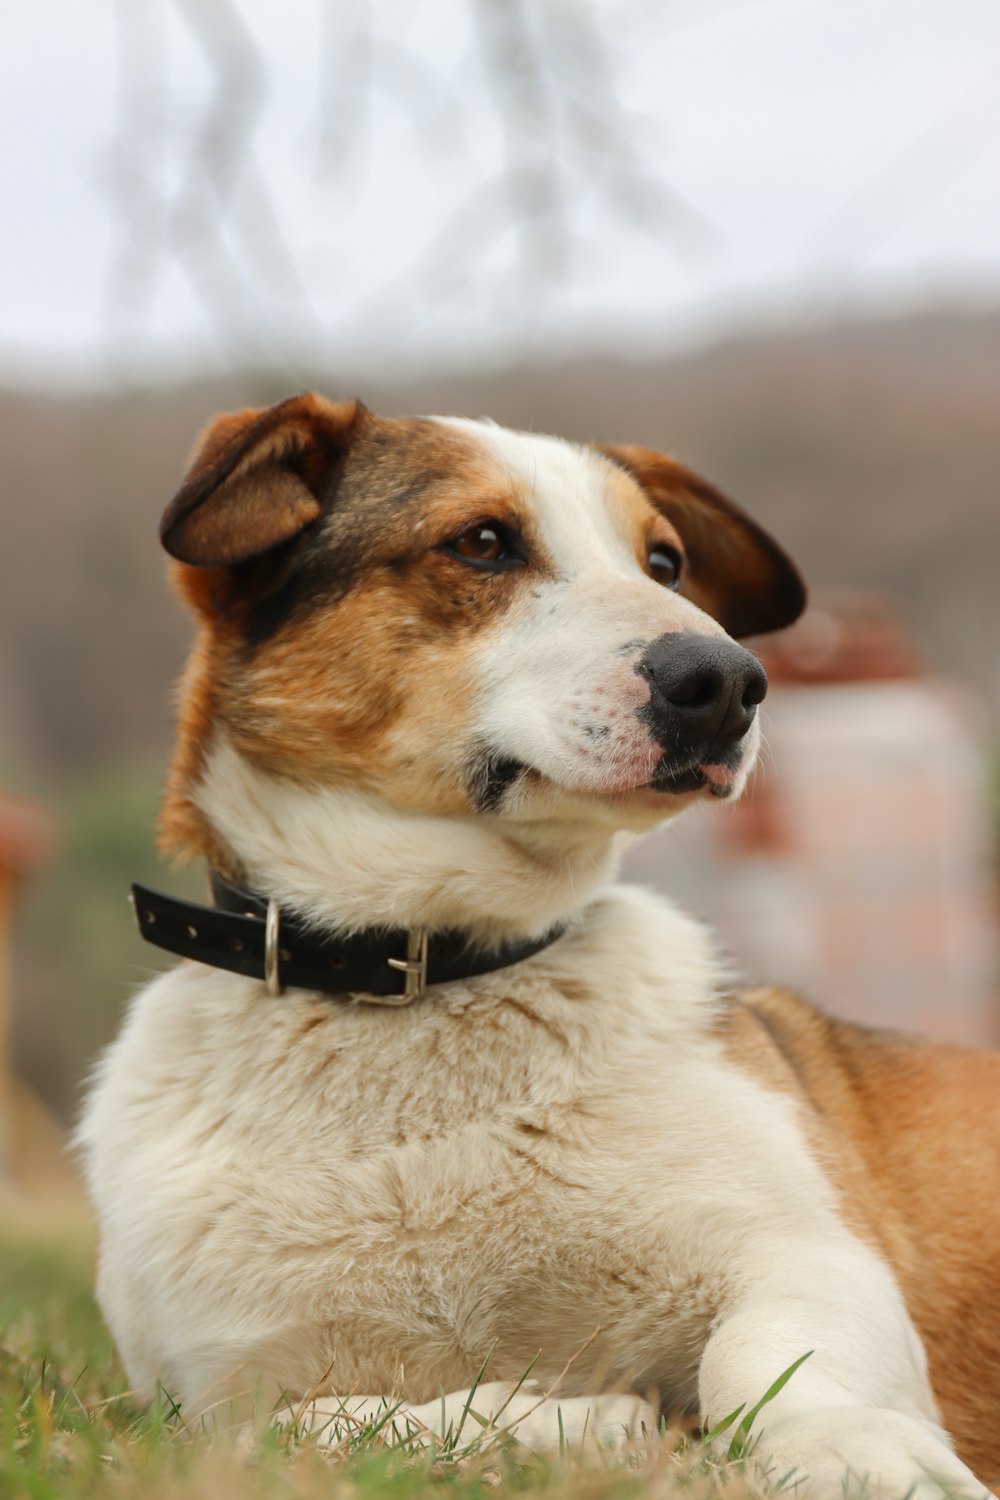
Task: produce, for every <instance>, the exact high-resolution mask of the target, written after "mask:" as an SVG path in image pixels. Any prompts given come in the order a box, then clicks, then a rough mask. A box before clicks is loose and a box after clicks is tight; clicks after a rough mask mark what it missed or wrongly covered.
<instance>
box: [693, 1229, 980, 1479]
mask: <svg viewBox="0 0 1000 1500" xmlns="http://www.w3.org/2000/svg"><path fill="white" fill-rule="evenodd" d="M756 1259H757V1257H756V1256H755V1260H756ZM745 1269H746V1270H747V1271H748V1273H749V1274H748V1275H747V1277H746V1279H745V1280H743V1279H742V1278H741V1281H742V1291H741V1292H740V1293H738V1294H737V1296H736V1297H735V1298H734V1299H733V1301H732V1305H730V1306H728V1307H726V1308H724V1309H723V1311H722V1315H721V1316H720V1318H719V1320H718V1322H717V1324H716V1327H715V1330H714V1332H713V1333H712V1335H711V1337H710V1338H709V1340H708V1343H707V1344H706V1346H705V1350H704V1353H703V1357H702V1362H701V1366H700V1370H699V1398H700V1404H701V1410H702V1415H703V1419H704V1422H705V1425H706V1427H707V1428H708V1429H710V1430H711V1429H712V1428H713V1427H716V1426H718V1425H719V1424H721V1423H723V1422H724V1421H725V1419H726V1418H727V1417H729V1416H731V1415H732V1414H733V1413H736V1412H737V1411H739V1412H740V1415H739V1416H736V1417H735V1418H734V1419H733V1421H732V1422H731V1423H729V1425H728V1426H727V1428H726V1430H725V1431H724V1432H723V1433H721V1434H720V1435H718V1436H717V1438H716V1442H717V1444H718V1445H719V1447H720V1448H721V1449H722V1451H726V1450H727V1449H729V1448H730V1446H731V1445H732V1443H733V1439H734V1438H735V1437H739V1438H741V1439H742V1438H743V1434H740V1433H739V1426H740V1421H741V1420H743V1418H744V1417H745V1416H746V1415H747V1414H749V1413H750V1411H751V1409H752V1408H753V1406H754V1405H755V1404H756V1403H757V1402H759V1401H760V1400H761V1398H762V1397H763V1396H765V1394H766V1393H767V1392H768V1391H769V1390H770V1389H771V1388H772V1386H773V1385H774V1384H775V1382H776V1381H778V1379H779V1377H780V1376H782V1374H783V1373H784V1372H786V1371H787V1370H789V1369H790V1368H791V1367H792V1366H793V1365H794V1364H795V1362H796V1361H797V1360H799V1359H800V1358H801V1357H802V1356H803V1355H806V1356H808V1357H807V1358H805V1359H802V1362H801V1364H800V1365H799V1366H798V1368H796V1369H795V1370H794V1372H793V1373H792V1374H791V1375H790V1376H789V1378H788V1379H787V1381H786V1383H785V1384H784V1385H783V1386H782V1387H781V1388H780V1389H779V1390H778V1391H777V1393H775V1394H774V1395H773V1397H772V1398H771V1399H770V1400H769V1401H768V1402H767V1403H766V1404H765V1405H764V1406H762V1407H761V1409H760V1411H759V1412H758V1413H757V1415H756V1416H755V1418H754V1420H753V1423H752V1425H751V1427H750V1429H749V1432H748V1433H747V1434H746V1435H745V1441H738V1442H737V1444H736V1449H737V1450H742V1451H746V1449H749V1450H751V1451H752V1453H753V1456H754V1458H755V1460H756V1461H757V1462H758V1463H760V1464H761V1465H762V1466H763V1468H764V1469H765V1470H766V1472H767V1474H768V1477H769V1479H770V1481H771V1483H772V1484H779V1483H781V1482H782V1481H784V1480H786V1479H787V1480H789V1481H792V1480H794V1481H795V1482H798V1483H800V1484H801V1486H802V1488H801V1490H799V1491H798V1493H805V1494H807V1495H808V1496H809V1500H827V1497H829V1500H833V1497H836V1500H842V1497H843V1495H844V1494H845V1493H847V1494H850V1493H851V1491H852V1487H853V1488H855V1489H856V1490H857V1492H858V1493H861V1487H862V1485H863V1486H864V1493H865V1494H866V1495H867V1496H869V1497H876V1496H878V1497H880V1500H902V1497H903V1496H905V1495H907V1494H908V1493H911V1494H912V1495H913V1496H915V1497H920V1500H926V1497H930V1496H935V1497H937V1500H940V1497H941V1496H942V1494H944V1495H948V1496H955V1497H971V1496H983V1495H985V1494H986V1493H987V1490H986V1487H985V1485H984V1484H982V1483H981V1482H980V1481H979V1480H977V1478H976V1476H975V1475H974V1474H973V1473H972V1472H971V1471H970V1470H969V1469H968V1468H966V1466H965V1465H964V1464H963V1463H962V1462H961V1460H960V1459H959V1458H958V1457H957V1455H956V1454H955V1451H954V1449H953V1447H952V1445H951V1443H950V1441H949V1439H948V1436H947V1434H946V1433H945V1432H944V1431H943V1430H942V1428H941V1426H940V1423H939V1418H938V1413H937V1409H936V1406H935V1403H934V1398H933V1396H932V1394H931V1390H930V1386H929V1383H928V1379H927V1371H926V1361H925V1358H924V1351H923V1347H922V1345H921V1344H920V1341H919V1339H918V1338H917V1334H916V1331H915V1330H914V1328H913V1325H912V1323H911V1322H910V1319H909V1317H908V1315H907V1312H906V1308H905V1305H904V1303H903V1300H902V1296H901V1294H900V1292H899V1289H898V1287H897V1285H896V1283H895V1281H894V1279H893V1277H892V1275H891V1272H890V1271H889V1269H888V1267H886V1266H885V1265H884V1263H883V1262H882V1261H881V1260H879V1259H878V1257H877V1256H876V1255H875V1254H874V1253H873V1252H872V1251H870V1250H869V1249H868V1248H867V1247H866V1246H864V1245H863V1244H861V1243H860V1241H854V1242H853V1245H852V1244H851V1243H850V1241H848V1243H847V1244H846V1245H845V1244H843V1243H842V1244H841V1245H839V1246H833V1247H831V1246H830V1245H827V1244H824V1245H816V1244H814V1243H800V1242H785V1243H780V1242H772V1243H771V1244H769V1245H768V1246H767V1248H766V1253H765V1254H762V1255H761V1257H760V1259H759V1260H758V1261H757V1264H756V1266H755V1267H754V1268H745Z"/></svg>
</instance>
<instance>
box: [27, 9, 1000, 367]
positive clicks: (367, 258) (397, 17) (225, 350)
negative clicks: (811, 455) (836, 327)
mask: <svg viewBox="0 0 1000 1500" xmlns="http://www.w3.org/2000/svg"><path fill="white" fill-rule="evenodd" d="M187 3H188V5H189V6H196V5H198V4H199V3H201V4H204V3H206V0H187ZM321 3H322V0H241V11H242V14H243V15H244V17H245V19H246V20H247V22H248V23H249V25H250V26H251V28H252V30H253V33H254V36H255V38H256V40H257V42H258V44H259V45H260V47H261V49H262V52H263V54H264V55H265V57H266V58H267V61H268V76H269V92H268V95H267V100H266V105H265V107H264V108H263V110H262V112H261V113H260V115H259V116H258V117H257V119H256V121H255V124H254V128H253V132H252V137H251V145H252V147H253V149H254V151H255V153H256V159H257V161H258V162H259V163H260V165H261V169H262V171H263V174H264V178H265V180H266V183H267V186H268V191H269V194H270V197H271V200H272V202H273V204H274V207H275V210H276V213H277V218H278V222H279V224H280V226H281V234H282V237H283V238H284V240H285V241H286V243H287V245H288V247H289V249H290V251H291V253H292V257H293V260H294V264H295V266H296V268H297V273H298V276H299V278H300V279H301V282H302V283H303V287H304V292H303V294H302V295H301V296H300V295H299V294H298V293H296V291H295V289H294V286H292V285H291V284H290V283H288V282H287V281H286V279H285V276H284V272H283V271H282V263H281V259H280V256H279V257H278V259H277V260H275V258H274V256H273V255H271V258H270V260H267V259H266V255H267V253H268V252H267V249H266V247H267V245H268V243H269V241H268V238H267V235H266V232H265V231H266V223H265V221H264V218H263V215H262V213H261V205H260V202H259V200H258V199H255V197H254V192H253V182H252V179H248V178H246V177H244V178H242V179H241V180H240V185H239V188H238V191H237V192H236V194H235V196H234V198H233V199H232V208H233V214H232V217H231V219H230V220H226V221H225V222H224V223H223V221H222V219H221V218H219V219H210V220H209V222H210V223H212V224H213V225H214V224H215V223H217V222H218V223H223V240H222V241H220V243H223V244H226V245H228V247H229V250H230V252H231V256H232V259H231V264H229V265H228V266H226V265H221V264H220V265H217V266H216V267H215V270H214V273H213V274H214V276H215V280H214V283H213V284H212V286H211V288H210V289H208V290H206V288H205V285H204V284H203V285H202V289H201V291H200V292H196V291H195V290H194V289H193V283H192V280H191V278H190V275H189V271H188V267H189V266H190V264H191V262H190V261H189V260H187V259H185V257H184V256H183V255H182V254H178V243H179V242H178V239H177V236H176V220H175V218H174V219H171V214H172V213H174V210H173V209H172V208H171V205H172V204H174V205H175V204H176V194H177V189H178V186H179V185H180V184H181V182H182V180H183V172H182V166H183V164H184V162H185V161H186V160H187V153H189V152H190V150H191V147H192V142H193V141H194V140H195V139H196V132H197V131H198V129H199V127H200V125H201V123H202V121H203V118H204V112H205V109H206V107H207V104H208V102H209V100H210V99H211V97H212V89H211V86H210V85H211V73H210V70H209V68H207V67H206V64H205V60H204V57H203V55H202V53H201V52H200V50H199V46H198V43H197V40H196V38H195V35H194V33H193V32H192V31H191V29H190V28H189V25H188V22H187V20H186V19H185V17H186V15H187V14H188V12H187V11H185V7H184V5H183V4H180V3H178V4H176V5H172V4H170V3H168V0H118V5H117V9H116V8H114V7H113V5H112V0H88V3H86V4H79V3H78V0H50V3H49V4H47V5H37V6H17V7H15V6H14V5H13V4H8V5H7V6H6V7H5V11H4V17H3V37H4V42H3V48H2V52H0V139H2V140H3V141H4V142H5V147H6V149H5V150H4V152H3V154H2V157H0V202H2V203H3V204H4V226H3V229H2V230H0V285H2V286H3V288H4V293H3V296H2V298H0V379H2V378H7V377H10V376H11V375H13V374H17V373H20V374H39V373H42V372H43V371H46V370H59V369H62V370H64V371H66V373H68V374H72V375H80V374H85V373H88V372H90V371H93V370H95V369H101V368H103V369H104V370H105V372H107V371H108V369H109V368H110V364H109V362H111V363H114V362H115V361H117V362H118V363H119V364H120V363H124V364H125V365H126V366H127V367H128V368H130V370H131V371H132V372H133V373H137V372H138V373H143V372H146V373H150V372H154V371H156V370H157V369H159V368H162V367H163V366H164V364H168V363H176V362H182V363H192V364H199V363H200V364H206V363H218V362H225V360H227V359H230V358H232V357H233V354H234V349H241V350H245V352H247V353H249V354H254V353H258V354H260V353H261V352H263V353H265V354H266V353H268V352H273V351H274V350H275V349H276V348H277V347H278V346H279V345H281V344H283V343H284V344H291V345H292V346H293V347H294V348H295V349H296V350H298V351H301V350H303V349H307V350H310V351H314V352H316V353H317V354H318V355H319V357H321V358H323V359H324V360H325V362H327V363H334V362H336V361H337V360H344V361H348V362H350V363H352V364H354V365H357V364H358V363H367V364H370V365H372V366H374V367H377V366H378V365H380V364H381V365H385V364H386V363H395V362H398V361H413V362H421V361H424V362H426V361H428V360H436V359H454V358H460V357H463V356H465V355H467V354H470V353H471V354H473V355H474V356H478V357H498V356H499V357H503V356H505V355H506V354H508V353H511V352H514V351H516V350H519V349H521V348H522V347H525V346H527V347H528V348H529V349H531V348H534V349H549V348H552V347H568V348H573V347H581V348H583V347H591V346H593V345H595V344H600V345H602V346H604V347H609V348H613V349H620V350H622V351H628V350H629V349H635V348H636V347H637V346H643V347H646V348H649V347H650V346H670V345H675V344H677V343H680V342H690V341H692V340H697V339H700V338H704V337H711V336H715V335H716V334H718V333H720V332H724V331H725V330H726V329H728V328H730V327H732V326H734V325H736V326H739V325H743V324H747V323H754V322H760V321H765V320H767V319H769V318H773V317H777V318H785V317H794V316H799V315H803V314H806V315H814V314H819V315H822V314H823V313H824V312H826V311H828V310H830V309H831V308H836V307H841V306H855V305H858V304H860V305H862V306H863V307H866V308H888V309H890V310H893V309H896V308H899V307H901V306H907V305H911V304H918V303H920V302H922V301H933V300H941V299H947V300H953V301H954V300H965V301H968V300H971V301H976V300H995V299H1000V192H998V179H1000V5H998V4H997V0H675V3H673V4H671V3H669V0H658V3H657V0H648V3H643V0H596V3H595V9H596V11H597V12H598V14H599V15H600V16H601V17H602V18H603V27H604V33H605V35H606V37H608V38H613V39H614V43H613V49H612V51H611V56H610V61H611V63H612V65H613V69H614V77H615V81H616V87H617V92H618V96H619V98H620V99H621V101H622V103H623V105H624V106H625V108H626V110H627V119H628V124H629V136H630V139H631V140H632V141H633V142H634V143H635V145H636V147H637V148H638V149H639V150H640V151H641V152H642V154H643V157H644V159H645V161H646V163H647V165H648V166H650V167H651V168H652V170H653V172H654V173H655V175H656V177H657V178H658V179H659V180H660V181H661V182H662V184H663V185H664V186H665V187H666V188H668V189H669V190H670V192H671V193H673V194H677V195H679V196H680V198H681V199H683V200H684V201H685V202H686V203H687V204H688V205H690V215H687V214H682V216H681V221H680V226H681V227H678V226H677V225H676V224H673V223H671V225H670V227H669V230H667V229H664V228H661V229H660V230H659V231H658V232H657V233H656V234H653V235H651V234H644V233H642V232H640V231H637V230H636V228H635V227H634V226H630V225H628V224H627V223H625V222H623V221H622V220H621V218H620V216H619V215H617V214H616V213H615V212H613V211H612V209H611V208H610V206H609V203H608V201H607V198H606V197H605V196H602V193H601V191H600V189H599V185H597V184H595V182H594V181H593V180H592V181H591V182H590V185H589V187H588V186H587V184H586V181H584V182H583V183H581V185H580V189H579V193H578V194H577V195H576V196H574V197H573V198H572V200H571V202H570V218H571V221H572V223H573V225H574V229H575V245H576V248H575V251H574V255H573V261H572V268H571V270H567V269H566V268H556V269H555V270H553V271H552V272H551V273H550V274H549V275H548V276H544V275H543V276H541V277H539V278H536V280H535V282H534V283H533V284H532V286H531V287H530V288H529V289H528V290H526V289H525V288H524V287H523V286H522V284H521V282H520V281H519V280H518V278H517V276H516V275H515V267H514V243H513V239H512V237H511V236H510V235H509V234H508V235H507V236H506V238H503V237H495V238H490V237H489V236H488V235H487V236H486V237H485V238H484V240H483V242H482V244H481V246H477V243H476V236H477V234H478V232H479V231H480V230H484V229H485V230H488V229H490V227H491V225H492V222H493V216H494V215H498V214H499V213H500V212H501V206H502V201H503V200H502V197H501V189H500V187H499V186H498V184H497V180H496V174H497V171H498V167H499V164H500V161H501V152H502V136H501V134H500V131H499V129H498V125H497V121H496V116H495V112H494V111H493V109H492V105H491V95H490V92H489V79H488V77H487V76H485V75H484V73H483V70H482V66H481V60H480V54H479V53H478V52H477V51H476V49H475V47H474V45H473V33H472V31H471V28H470V20H469V16H470V9H469V5H468V4H467V3H466V0H392V3H389V0H371V14H372V16H373V17H374V27H375V32H376V34H377V35H378V36H379V37H380V38H381V39H382V40H381V41H380V44H379V45H380V53H379V55H380V56H381V57H382V59H383V62H382V67H383V72H382V74H381V75H380V78H381V82H380V85H379V87H378V89H377V90H376V91H375V93H374V94H373V95H372V102H371V111H370V116H369V118H370V129H369V130H367V131H361V130H360V127H358V128H357V130H354V128H353V126H352V132H351V133H350V138H349V140H348V141H347V142H346V143H345V149H348V147H350V145H351V142H352V141H353V147H354V148H355V149H353V150H348V155H347V160H346V162H345V164H344V167H343V170H342V172H341V173H340V174H339V175H336V176H334V177H332V178H330V177H327V178H321V177H319V176H318V175H317V172H316V170H315V167H316V161H317V151H318V144H317V139H318V138H317V97H318V88H319V85H320V76H321V74H322V73H323V71H324V67H325V64H324V61H323V53H322V52H321V49H320V28H319V25H318V16H319V10H320V5H321ZM327 3H328V4H334V3H335V4H336V6H337V7H339V10H338V11H337V14H339V15H340V16H341V18H343V17H344V16H348V17H349V15H350V14H351V13H352V11H360V10H361V9H362V8H363V0H327ZM574 5H582V0H548V4H547V6H546V7H544V10H545V13H546V14H550V15H551V16H553V17H555V18H557V19H558V17H559V16H560V15H562V16H572V14H573V10H574ZM530 8H531V7H529V9H530ZM533 9H534V13H535V14H536V15H537V14H538V13H539V11H540V10H541V9H543V6H542V0H536V3H535V5H534V7H533ZM119 13H121V14H125V13H128V14H129V15H131V16H132V17H135V16H139V15H142V14H147V15H148V18H149V20H148V26H147V29H146V31H145V32H144V35H145V37H146V41H147V45H148V47H149V49H150V55H151V57H152V59H153V62H154V65H155V64H159V65H161V66H162V73H161V75H160V77H159V80H157V77H156V74H155V71H154V72H153V73H150V74H148V75H147V74H145V73H143V74H139V73H134V74H133V75H131V78H132V83H133V86H134V88H133V92H132V94H130V95H129V97H128V98H127V99H126V101H125V103H126V105H127V107H128V109H129V110H132V111H133V112H132V113H128V114H124V115H123V114H119V116H118V118H119V119H127V120H128V121H129V130H128V133H127V134H125V135H122V134H121V133H120V134H119V137H118V142H119V150H118V154H116V152H115V149H114V141H115V124H116V109H118V110H120V109H121V108H122V100H121V98H120V96H119V76H118V70H117V49H116V40H117V39H118V37H119V35H120V32H119V28H117V27H116V14H119ZM343 27H344V29H343V30H342V31H341V32H339V33H337V35H338V36H339V38H340V42H339V43H338V45H339V46H340V47H341V54H338V55H342V56H343V58H344V66H345V76H347V77H348V78H351V77H353V76H356V59H355V57H354V54H352V53H350V52H348V51H347V50H346V49H347V37H348V28H347V25H346V22H343ZM554 35H555V34H553V35H550V36H549V38H548V45H549V51H548V54H547V55H548V56H549V58H550V64H551V67H552V69H553V70H554V74H557V75H560V76H562V75H566V76H569V75H572V73H573V70H574V64H573V59H572V57H571V56H570V55H569V54H568V52H567V53H564V52H563V51H562V49H561V47H560V46H559V45H558V44H557V43H556V42H554V40H553V36H554ZM144 79H145V81H146V84H147V87H146V88H145V89H144V90H143V91H142V92H140V93H139V94H136V93H135V91H134V89H135V87H137V86H138V85H139V84H140V83H142V82H143V80H144ZM149 85H153V87H152V88H150V87H149ZM414 101H416V103H414ZM593 102H595V104H597V106H598V107H599V101H593ZM418 106H419V107H418ZM414 109H416V114H417V117H419V120H420V121H422V124H421V125H420V129H418V128H417V125H416V124H415V116H414ZM136 111H138V112H136ZM137 121H138V122H139V127H141V129H142V131H143V132H145V133H144V134H137V128H139V127H137V125H136V122H137ZM143 121H145V122H146V123H145V124H143ZM422 131H426V132H429V136H430V145H428V144H427V143H426V142H425V140H424V135H423V134H422V133H421V132H422ZM123 143H124V146H125V154H124V155H122V154H121V146H122V144H123ZM535 149H536V151H537V152H538V153H539V154H544V153H549V154H551V153H552V152H553V151H555V150H562V149H563V146H562V145H560V144H559V143H557V142H554V141H552V140H543V141H539V142H537V143H536V148H535ZM125 167H128V168H129V170H136V171H137V172H138V173H139V178H140V181H141V182H142V183H144V184H145V186H144V187H143V189H142V191H143V192H145V193H146V194H147V196H148V202H147V206H146V209H145V212H144V217H143V218H142V219H141V220H140V221H137V224H136V226H133V231H134V232H133V237H132V238H131V239H130V238H129V237H128V235H127V234H126V226H125V225H124V223H123V220H122V218H121V216H120V214H116V212H115V209H114V206H113V196H112V186H113V182H114V180H115V173H116V172H120V171H121V170H123V169H124V168H125ZM137 201H139V199H137V198H135V196H133V202H137ZM463 205H465V208H464V209H463ZM456 211H463V212H464V213H465V215H466V219H467V222H466V225H465V232H464V233H463V237H462V239H461V240H459V241H455V240H453V241H451V242H448V243H446V245H445V246H444V247H441V246H439V248H438V249H437V250H436V251H435V252H434V253H433V254H431V255H429V256H428V255H427V254H426V253H425V252H426V247H427V246H430V245H433V244H435V243H436V242H437V241H438V236H439V235H440V234H441V232H442V230H443V229H444V227H445V225H446V223H447V222H448V220H449V217H450V215H451V214H452V213H454V212H456ZM171 223H173V225H174V231H175V233H174V238H173V239H172V240H171V241H170V242H169V244H168V243H167V242H166V241H165V240H162V238H158V236H162V234H163V232H165V226H168V225H170V224H171ZM239 225H242V229H241V230H238V229H237V227H236V226H239ZM158 244H160V245H162V246H163V248H162V250H161V251H160V252H158V254H157V255H156V256H155V257H154V258H153V259H152V260H150V259H149V257H148V255H146V254H145V253H143V254H142V255H140V258H139V260H138V261H134V260H132V259H130V252H129V250H128V247H129V246H132V247H133V248H134V247H135V246H138V247H139V249H140V251H143V252H144V251H145V250H146V248H147V247H149V246H151V245H152V246H156V245H158ZM257 252H259V257H258V254H257ZM258 259H259V260H260V263H259V264H257V260H258ZM414 262H416V263H417V264H418V265H421V266H422V268H423V269H422V271H421V279H420V281H419V282H416V281H415V280H414V275H413V270H412V267H413V265H414ZM199 264H200V265H201V267H202V271H203V272H205V273H206V274H207V271H206V267H208V268H209V269H211V265H210V257H209V258H207V259H206V258H205V257H202V260H201V261H200V262H199ZM127 272H131V273H132V274H134V275H136V276H138V277H139V281H138V285H139V287H140V291H141V295H140V294H138V293H137V294H136V296H135V298H134V300H132V301H129V300H128V298H127V296H126V294H125V290H124V286H125V283H124V282H123V279H122V277H123V274H125V273H127ZM144 276H145V277H146V279H145V281H143V279H142V278H143V277H144ZM143 289H144V290H143ZM223 304H225V305H226V306H227V308H228V311H227V313H226V315H225V318H220V317H219V316H218V315H216V314H215V313H214V312H212V313H210V312H209V311H208V309H209V308H211V309H213V310H214V309H216V308H217V307H220V306H222V305H223ZM230 304H231V305H230ZM220 327H222V328H223V329H224V330H225V332H224V336H222V335H220Z"/></svg>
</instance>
